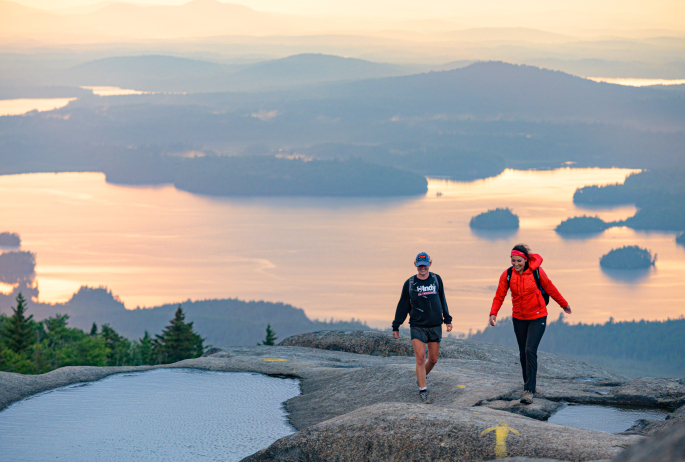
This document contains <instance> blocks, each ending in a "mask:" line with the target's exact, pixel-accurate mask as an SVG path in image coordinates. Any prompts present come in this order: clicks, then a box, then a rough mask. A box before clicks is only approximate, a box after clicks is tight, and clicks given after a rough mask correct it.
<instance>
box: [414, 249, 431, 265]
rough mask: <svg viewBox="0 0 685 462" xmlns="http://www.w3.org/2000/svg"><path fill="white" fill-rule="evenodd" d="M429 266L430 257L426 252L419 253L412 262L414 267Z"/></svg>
mask: <svg viewBox="0 0 685 462" xmlns="http://www.w3.org/2000/svg"><path fill="white" fill-rule="evenodd" d="M430 264H431V257H430V256H429V255H428V254H427V253H426V252H421V253H420V254H418V255H417V256H416V260H414V265H416V266H429V265H430Z"/></svg>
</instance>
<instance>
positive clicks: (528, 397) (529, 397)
mask: <svg viewBox="0 0 685 462" xmlns="http://www.w3.org/2000/svg"><path fill="white" fill-rule="evenodd" d="M521 404H533V392H532V391H528V390H525V391H524V392H523V396H521Z"/></svg>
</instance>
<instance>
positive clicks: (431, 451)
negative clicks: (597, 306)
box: [243, 404, 640, 462]
mask: <svg viewBox="0 0 685 462" xmlns="http://www.w3.org/2000/svg"><path fill="white" fill-rule="evenodd" d="M639 438H640V437H634V436H633V437H630V436H624V435H613V434H610V433H604V432H594V431H589V430H581V429H573V431H569V428H568V427H563V426H560V425H553V424H548V423H543V422H539V421H536V420H533V419H528V418H525V417H521V416H517V415H513V414H509V413H506V412H501V411H496V410H492V409H487V408H477V409H473V408H471V409H445V408H438V407H431V406H422V405H420V404H377V405H374V406H369V407H365V408H362V409H359V410H357V411H354V412H351V413H349V414H346V415H344V416H341V417H336V418H334V419H331V420H328V421H325V422H322V423H320V424H317V425H314V426H311V427H309V428H306V429H305V430H303V431H300V432H298V433H296V434H294V435H290V436H286V437H284V438H281V439H280V440H278V441H277V442H276V443H274V444H273V445H271V446H270V447H269V448H267V449H265V450H262V451H259V452H258V453H256V454H254V455H252V456H250V457H247V458H245V459H243V461H244V462H261V461H283V462H286V461H315V460H335V461H339V462H344V461H355V462H357V461H379V460H397V461H401V460H416V461H433V462H441V461H445V462H447V461H450V462H452V461H455V460H465V461H486V460H491V459H495V458H498V459H499V458H504V457H507V456H516V457H538V458H548V459H558V460H567V461H586V460H597V459H607V458H611V457H614V456H615V455H617V454H618V453H619V452H620V451H621V450H623V449H624V448H625V447H626V446H629V445H631V444H633V443H635V442H636V441H638V439H639Z"/></svg>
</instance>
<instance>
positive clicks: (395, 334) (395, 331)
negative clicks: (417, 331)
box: [392, 330, 400, 340]
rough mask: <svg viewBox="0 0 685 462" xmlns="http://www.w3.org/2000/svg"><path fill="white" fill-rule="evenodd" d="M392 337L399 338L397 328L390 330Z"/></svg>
mask: <svg viewBox="0 0 685 462" xmlns="http://www.w3.org/2000/svg"><path fill="white" fill-rule="evenodd" d="M392 338H394V339H396V340H397V339H398V338H400V331H399V330H394V331H392Z"/></svg>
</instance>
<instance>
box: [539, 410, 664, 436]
mask: <svg viewBox="0 0 685 462" xmlns="http://www.w3.org/2000/svg"><path fill="white" fill-rule="evenodd" d="M668 414H669V411H667V410H665V409H657V408H635V407H623V406H598V405H586V404H565V405H564V406H563V407H561V408H559V410H557V411H556V412H555V413H554V414H552V415H551V416H550V418H549V419H547V422H549V423H553V424H558V425H567V426H569V427H576V428H584V429H586V430H597V431H602V432H608V433H620V432H623V431H626V430H628V429H629V428H630V427H632V426H633V425H634V424H635V422H636V421H638V420H640V419H651V420H664V419H666V416H667V415H668Z"/></svg>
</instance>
